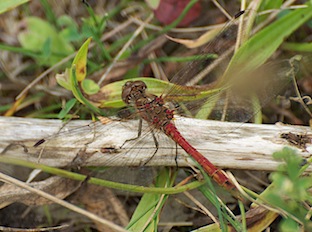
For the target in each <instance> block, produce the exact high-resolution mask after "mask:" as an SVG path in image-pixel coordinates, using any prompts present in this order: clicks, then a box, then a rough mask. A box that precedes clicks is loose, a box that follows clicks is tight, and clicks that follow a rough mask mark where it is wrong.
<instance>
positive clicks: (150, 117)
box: [122, 81, 236, 191]
mask: <svg viewBox="0 0 312 232" xmlns="http://www.w3.org/2000/svg"><path fill="white" fill-rule="evenodd" d="M146 90H147V86H146V84H145V83H144V82H143V81H128V82H126V84H125V85H124V86H123V89H122V100H123V101H124V102H125V103H126V104H127V105H132V106H134V107H135V109H136V111H137V113H138V114H139V115H140V117H141V118H142V119H144V120H145V121H146V122H147V123H148V124H149V125H150V126H152V127H154V128H156V129H158V130H161V131H163V132H164V133H165V134H166V135H167V136H169V137H170V138H171V139H172V140H174V141H175V142H176V143H177V144H179V145H180V146H181V147H182V148H183V149H184V150H185V151H186V153H188V154H189V155H191V156H192V157H193V158H194V159H195V160H196V161H197V162H198V163H199V164H200V165H201V166H202V168H203V169H204V170H205V172H207V174H208V175H209V176H211V177H212V178H213V179H214V180H215V181H216V182H217V183H218V184H219V185H221V186H223V187H225V188H226V189H227V190H230V191H233V190H234V189H235V188H236V187H235V185H234V184H233V183H232V182H231V181H230V180H229V178H228V177H227V176H226V175H225V174H224V172H223V171H222V170H220V169H218V168H217V167H215V166H214V165H213V164H212V163H211V162H210V161H209V160H208V159H206V158H205V157H204V156H203V155H202V154H201V153H200V152H198V151H197V150H196V149H195V148H194V147H193V146H192V145H191V144H189V143H188V142H187V140H186V139H184V137H183V136H182V135H181V134H180V132H179V131H178V129H177V128H176V126H175V125H174V124H173V122H172V120H173V118H174V115H173V110H170V109H169V108H168V107H166V106H165V102H164V99H163V98H162V97H157V96H156V95H154V94H150V93H147V92H146Z"/></svg>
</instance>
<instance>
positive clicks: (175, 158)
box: [174, 143, 179, 170]
mask: <svg viewBox="0 0 312 232" xmlns="http://www.w3.org/2000/svg"><path fill="white" fill-rule="evenodd" d="M175 145H176V147H175V148H176V149H175V150H176V154H175V157H174V162H175V164H176V169H177V170H178V169H179V165H178V144H177V143H175Z"/></svg>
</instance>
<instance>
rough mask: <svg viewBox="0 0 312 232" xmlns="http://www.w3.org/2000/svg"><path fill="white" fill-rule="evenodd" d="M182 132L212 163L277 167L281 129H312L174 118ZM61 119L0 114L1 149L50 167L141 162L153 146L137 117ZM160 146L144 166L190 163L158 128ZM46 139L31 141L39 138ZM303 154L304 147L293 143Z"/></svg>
mask: <svg viewBox="0 0 312 232" xmlns="http://www.w3.org/2000/svg"><path fill="white" fill-rule="evenodd" d="M175 123H176V125H177V127H178V129H179V130H180V131H181V133H182V135H183V136H185V138H186V139H187V140H188V141H189V142H190V143H191V144H192V145H193V146H194V147H195V148H197V149H198V150H199V151H200V152H202V154H203V155H204V156H206V157H207V158H208V159H209V160H210V161H211V162H212V163H213V164H215V165H216V166H218V167H221V168H231V169H246V170H268V171H271V170H275V169H276V167H277V166H278V164H279V162H278V161H275V160H274V159H273V158H272V153H273V152H275V151H279V150H281V149H282V148H283V147H284V146H287V145H288V146H291V144H290V143H288V142H287V141H286V140H285V139H282V138H280V135H281V133H288V132H292V133H300V134H306V133H310V132H311V129H310V128H309V127H300V126H289V125H287V126H286V125H281V124H276V125H255V124H242V123H229V122H218V121H207V120H197V119H189V118H180V117H179V118H177V119H176V120H175ZM62 126H63V124H62V122H61V121H60V120H43V119H30V118H16V117H11V118H10V117H0V128H1V134H0V152H1V153H2V156H4V157H7V156H9V157H15V158H19V159H23V160H28V161H32V162H39V163H41V164H46V165H50V166H54V167H63V166H73V165H77V166H90V165H91V166H140V165H142V164H144V163H146V161H147V160H149V159H150V158H151V156H152V155H153V153H154V152H155V151H156V148H155V145H154V141H153V139H152V136H151V135H148V134H151V133H147V131H148V129H147V128H146V127H145V128H143V132H142V136H141V138H139V139H137V140H132V141H128V142H125V141H126V140H129V139H131V138H134V137H136V135H137V131H138V129H137V128H138V121H135V120H133V121H124V122H122V121H110V122H107V123H106V124H101V123H100V122H96V123H93V122H91V121H81V120H76V121H71V122H70V123H68V124H67V125H65V126H64V127H63V128H62ZM157 137H158V142H159V149H158V151H157V153H156V155H155V156H154V157H153V158H152V159H151V160H150V161H149V162H148V163H147V164H146V165H147V166H160V165H166V166H175V165H176V163H175V155H176V151H177V154H178V165H179V166H189V164H190V159H189V157H188V155H187V154H186V153H185V152H184V151H183V150H182V149H180V148H178V150H176V146H175V144H174V143H173V142H169V139H168V138H167V137H166V136H165V135H161V132H160V133H159V135H158V136H157ZM43 138H44V139H45V140H46V141H45V142H44V143H43V144H41V145H39V146H38V147H34V146H33V145H34V144H35V143H36V142H38V141H39V140H40V139H43ZM293 148H294V149H295V150H297V152H298V153H299V154H300V155H302V156H303V157H307V156H309V152H308V151H304V150H303V149H300V148H296V147H293Z"/></svg>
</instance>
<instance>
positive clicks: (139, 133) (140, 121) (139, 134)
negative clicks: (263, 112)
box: [120, 118, 143, 148]
mask: <svg viewBox="0 0 312 232" xmlns="http://www.w3.org/2000/svg"><path fill="white" fill-rule="evenodd" d="M142 123H143V121H142V119H141V118H140V119H139V129H138V135H137V136H136V137H135V138H132V139H127V140H126V141H125V142H124V143H123V144H122V145H121V147H120V148H123V146H124V145H125V144H126V143H128V142H130V141H133V140H137V139H138V138H140V137H141V133H142Z"/></svg>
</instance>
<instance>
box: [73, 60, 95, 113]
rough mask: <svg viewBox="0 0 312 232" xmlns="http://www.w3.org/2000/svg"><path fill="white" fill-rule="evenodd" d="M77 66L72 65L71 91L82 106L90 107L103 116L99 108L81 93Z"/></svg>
mask: <svg viewBox="0 0 312 232" xmlns="http://www.w3.org/2000/svg"><path fill="white" fill-rule="evenodd" d="M76 73H77V72H76V65H72V67H71V69H70V83H71V90H72V93H73V94H74V96H75V98H76V99H77V100H78V101H79V102H81V103H82V104H84V105H86V106H87V107H89V108H90V109H91V110H92V111H93V112H95V113H97V114H100V115H101V111H100V109H99V108H97V107H96V106H95V105H94V104H92V103H91V102H89V101H88V100H87V99H86V98H85V97H84V95H83V94H82V93H81V91H80V88H79V84H78V80H77V77H76Z"/></svg>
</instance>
